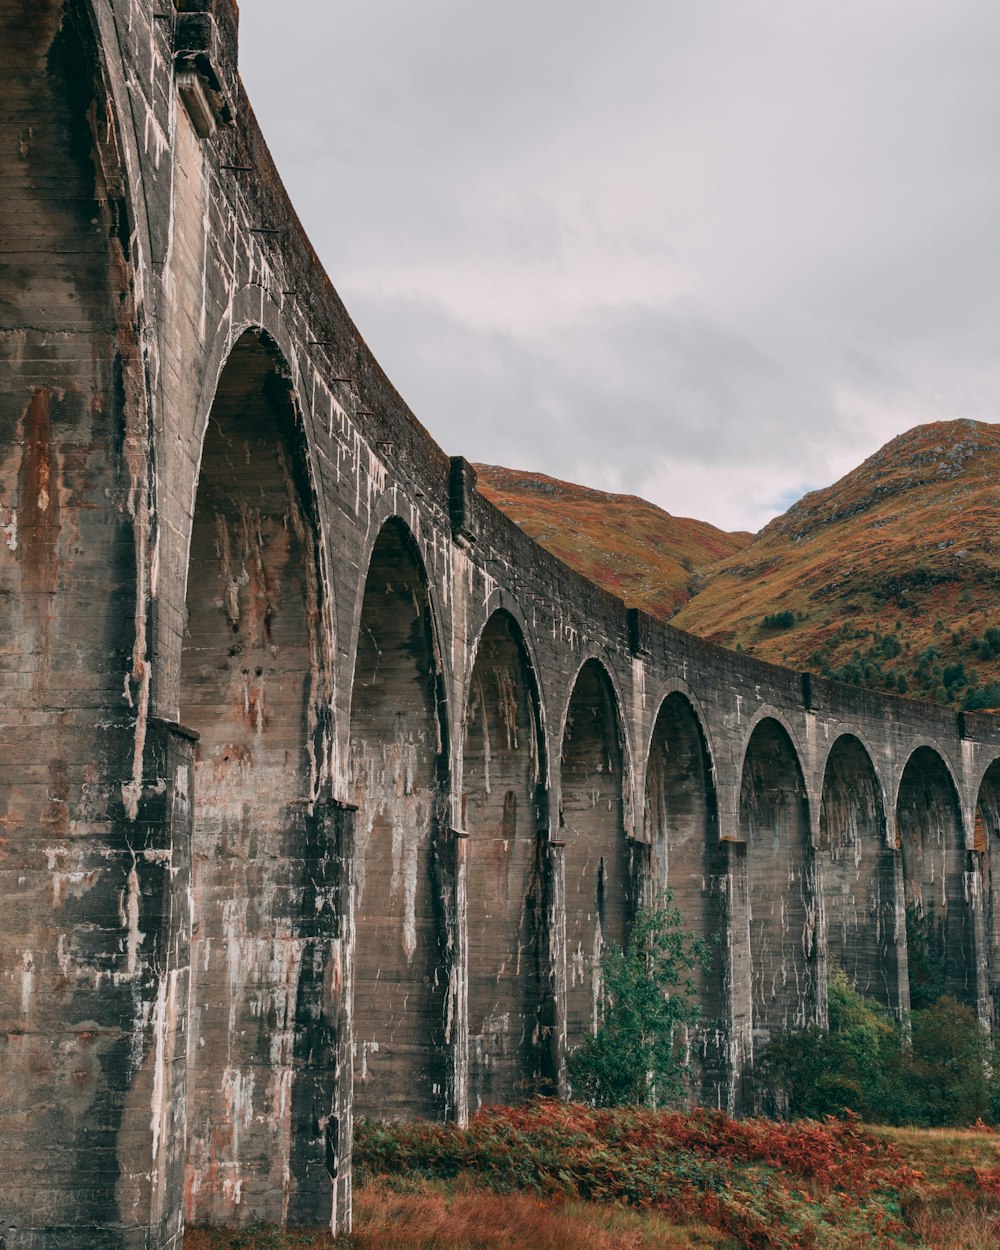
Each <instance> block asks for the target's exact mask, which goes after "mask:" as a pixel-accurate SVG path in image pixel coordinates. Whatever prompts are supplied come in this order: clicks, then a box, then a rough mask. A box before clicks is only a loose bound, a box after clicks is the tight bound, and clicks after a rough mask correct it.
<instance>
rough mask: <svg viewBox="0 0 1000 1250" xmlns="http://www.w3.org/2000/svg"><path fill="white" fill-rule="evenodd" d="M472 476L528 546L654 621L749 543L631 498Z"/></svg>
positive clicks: (537, 479)
mask: <svg viewBox="0 0 1000 1250" xmlns="http://www.w3.org/2000/svg"><path fill="white" fill-rule="evenodd" d="M476 471H477V472H478V474H479V489H480V491H481V493H482V494H483V495H485V496H486V498H487V499H489V500H490V501H491V502H492V503H493V504H495V505H496V506H497V507H498V508H500V509H501V511H503V512H506V513H507V515H508V516H510V518H511V519H512V520H514V521H516V522H517V524H518V525H520V526H521V528H522V529H524V530H525V531H526V532H527V533H528V534H530V535H531V537H532V538H534V539H535V540H536V542H538V543H540V544H541V546H543V547H545V548H547V549H548V550H549V551H551V552H552V554H553V555H555V556H558V558H559V559H560V560H562V561H564V562H565V563H566V564H568V565H569V566H570V567H571V568H573V569H575V570H576V571H577V572H578V573H582V574H583V576H584V577H587V578H589V579H590V580H591V581H593V582H597V584H598V585H600V586H603V587H605V588H606V589H607V590H609V591H610V592H611V593H612V594H613V595H617V596H618V597H619V598H620V599H624V600H625V601H626V603H628V604H629V606H630V607H640V608H643V609H644V610H645V611H647V612H649V613H651V614H652V615H654V616H659V617H664V618H666V617H669V616H671V615H672V614H673V612H674V611H675V610H676V609H677V608H678V607H679V606H680V605H681V604H682V603H684V602H685V601H686V600H687V599H688V598H689V596H690V593H691V592H690V589H689V587H690V584H691V582H692V580H693V579H694V578H696V577H697V576H698V575H699V574H702V573H703V572H704V571H705V570H706V569H708V568H710V567H711V566H712V565H714V564H716V563H718V561H719V560H721V559H723V558H724V557H726V556H730V555H733V554H734V553H736V552H739V551H742V550H743V548H744V547H746V546H747V544H748V543H749V542H750V537H751V536H750V535H749V534H746V533H738V534H730V533H727V532H726V531H725V530H720V529H716V528H715V526H714V525H709V524H708V522H707V521H694V520H691V519H689V518H687V517H675V516H671V515H670V513H668V512H664V511H663V510H662V509H661V508H657V507H656V506H655V505H654V504H651V503H647V502H646V500H645V499H639V498H637V496H635V495H614V494H609V493H607V492H606V491H600V490H591V489H590V488H588V487H586V486H574V485H573V484H572V483H570V482H561V481H559V480H558V479H556V478H552V477H546V476H545V475H544V474H541V473H527V472H519V471H517V470H515V469H504V468H500V467H498V466H496V465H489V464H477V465H476Z"/></svg>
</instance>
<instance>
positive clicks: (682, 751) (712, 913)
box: [644, 690, 727, 1105]
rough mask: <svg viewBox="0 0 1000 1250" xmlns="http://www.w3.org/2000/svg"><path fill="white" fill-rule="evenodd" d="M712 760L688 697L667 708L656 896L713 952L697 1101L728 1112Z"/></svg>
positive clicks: (652, 821) (654, 788)
mask: <svg viewBox="0 0 1000 1250" xmlns="http://www.w3.org/2000/svg"><path fill="white" fill-rule="evenodd" d="M713 772H714V770H713V766H712V757H711V754H710V750H709V745H708V741H707V738H706V735H705V730H704V725H703V722H702V720H701V718H700V717H699V715H698V713H697V711H696V710H695V708H694V706H693V704H692V702H691V699H690V698H689V697H688V696H687V695H686V694H685V693H682V692H681V691H677V690H675V691H672V692H671V693H669V694H667V695H666V696H665V697H664V699H663V701H662V702H661V704H660V708H659V711H658V713H657V717H656V721H655V723H654V725H653V731H652V734H651V737H650V744H649V753H648V757H647V762H646V788H645V799H644V806H645V820H644V825H645V829H646V837H647V839H648V841H649V845H650V860H651V872H650V877H651V882H650V884H651V885H652V886H653V888H654V889H662V888H663V887H664V886H665V887H666V888H667V889H669V891H670V893H671V895H672V897H673V904H674V905H675V906H676V907H677V908H678V910H679V911H680V914H681V923H682V926H683V928H684V929H685V930H686V931H688V932H690V933H694V934H696V935H697V936H698V937H699V938H701V939H703V940H704V941H705V942H707V943H708V944H709V948H710V950H711V965H710V967H709V968H708V969H707V971H705V972H704V973H700V974H699V975H698V977H697V986H698V998H699V1002H700V1005H701V1011H702V1019H701V1021H700V1022H699V1025H698V1027H697V1029H696V1030H695V1031H694V1032H693V1034H692V1036H691V1037H690V1038H689V1043H690V1049H691V1050H692V1052H693V1057H694V1058H696V1063H695V1071H694V1073H693V1075H694V1080H695V1088H694V1090H693V1093H694V1095H695V1096H696V1097H697V1098H699V1099H700V1100H701V1101H704V1102H707V1103H710V1104H714V1105H720V1104H721V1105H724V1104H725V1100H726V1088H727V1071H726V1069H727V1064H726V1052H725V1047H724V1044H723V1041H722V1039H723V1037H724V1026H723V1021H724V1017H725V1011H726V1005H725V992H724V985H723V979H724V973H723V965H722V946H721V937H722V935H723V934H724V933H725V925H726V918H725V899H724V893H725V885H726V874H727V862H726V856H725V854H724V850H723V848H722V847H721V845H720V843H719V830H718V810H717V800H716V794H715V785H714V776H713Z"/></svg>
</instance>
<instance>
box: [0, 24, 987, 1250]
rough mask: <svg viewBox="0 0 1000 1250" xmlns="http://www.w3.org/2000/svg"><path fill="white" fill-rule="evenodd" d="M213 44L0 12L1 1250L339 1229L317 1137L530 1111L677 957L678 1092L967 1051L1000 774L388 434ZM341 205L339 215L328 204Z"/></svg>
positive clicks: (147, 1248)
mask: <svg viewBox="0 0 1000 1250" xmlns="http://www.w3.org/2000/svg"><path fill="white" fill-rule="evenodd" d="M236 47H237V12H236V7H235V4H233V3H232V0H176V4H175V3H174V2H173V0H31V2H30V3H29V2H28V0H0V62H2V73H0V83H2V91H3V97H4V107H3V110H2V113H0V133H2V144H0V262H2V264H0V299H2V310H0V318H2V321H0V352H2V371H0V421H2V438H0V589H2V607H3V612H4V619H5V620H6V622H7V624H6V626H5V629H4V639H5V641H4V642H3V644H2V648H0V683H2V713H0V733H2V750H0V883H2V886H0V888H2V895H0V897H2V908H0V1089H2V1098H0V1163H2V1183H0V1246H2V1247H3V1248H4V1250H28V1248H29V1247H30V1248H31V1250H42V1248H45V1250H54V1248H55V1247H61V1248H63V1250H65V1248H76V1247H81V1248H82V1247H86V1248H87V1250H105V1248H107V1250H112V1248H113V1250H125V1248H128V1250H133V1248H136V1250H137V1248H138V1247H143V1248H144V1250H154V1248H155V1250H163V1248H166V1247H172V1248H176V1247H180V1245H181V1242H182V1238H183V1226H184V1223H185V1220H187V1221H188V1222H189V1223H202V1222H208V1223H211V1222H223V1221H231V1222H233V1223H237V1224H238V1223H241V1222H245V1221H246V1220H247V1219H249V1218H250V1217H251V1216H252V1215H256V1216H261V1217H264V1218H267V1219H269V1220H275V1221H279V1222H290V1223H294V1222H305V1223H314V1224H315V1223H320V1224H323V1223H327V1224H331V1225H333V1226H339V1227H343V1226H345V1225H346V1224H347V1222H348V1221H349V1219H350V1182H351V1141H352V1127H351V1126H352V1116H357V1115H364V1116H376V1117H407V1116H425V1117H434V1118H441V1119H443V1118H449V1117H450V1118H455V1119H458V1120H462V1119H463V1118H464V1117H465V1116H467V1115H468V1114H469V1113H470V1112H473V1111H474V1110H475V1109H476V1108H477V1107H479V1106H480V1105H482V1104H485V1103H490V1102H497V1101H509V1100H515V1099H519V1098H523V1097H526V1096H528V1095H529V1094H530V1093H531V1092H532V1091H536V1090H543V1091H544V1090H548V1091H560V1092H566V1083H565V1069H564V1057H565V1054H566V1050H567V1047H568V1046H571V1045H572V1044H573V1042H574V1040H575V1039H579V1038H580V1037H581V1035H583V1034H584V1032H585V1031H586V1030H587V1029H588V1028H590V1027H591V1024H592V1022H593V1020H594V1016H595V1010H596V1003H597V1000H598V996H599V985H598V983H597V980H596V971H595V968H596V965H595V961H596V959H597V956H598V954H599V952H600V949H601V944H602V942H604V941H605V940H607V939H609V938H613V939H617V940H621V939H622V937H623V936H624V934H625V932H626V930H627V926H628V923H629V915H630V912H631V911H632V909H633V908H634V907H635V906H636V904H637V902H638V901H639V900H641V899H642V898H644V897H645V898H649V897H651V896H652V894H653V892H654V890H655V888H656V887H657V886H660V885H663V884H668V885H669V886H670V887H671V889H672V890H673V892H674V896H675V899H676V900H677V902H678V903H679V905H680V908H681V910H682V913H683V916H684V921H685V924H686V926H687V927H688V928H690V929H692V930H695V931H697V932H700V933H703V934H705V935H717V936H718V942H717V945H716V946H715V947H714V950H715V957H714V962H713V966H712V968H711V969H710V971H709V972H708V973H707V974H706V976H705V977H704V981H703V984H702V986H701V997H702V1006H703V1012H704V1021H705V1023H704V1026H703V1027H702V1028H701V1029H700V1030H699V1031H698V1034H697V1036H695V1037H693V1038H692V1039H691V1044H692V1050H693V1052H694V1054H695V1056H696V1063H695V1076H694V1078H693V1080H694V1088H693V1094H694V1096H697V1097H699V1098H701V1099H702V1100H703V1101H706V1102H710V1103H717V1104H720V1105H722V1106H724V1107H729V1108H733V1109H739V1107H740V1106H742V1105H745V1099H746V1090H747V1081H748V1078H749V1076H750V1075H751V1074H752V1069H753V1055H754V1048H755V1046H759V1044H760V1042H761V1040H762V1039H766V1037H767V1036H768V1035H769V1034H770V1033H771V1032H772V1031H773V1030H776V1029H783V1028H786V1027H790V1026H797V1025H805V1024H807V1023H809V1022H819V1023H822V1022H823V1020H824V1018H825V998H826V988H825V987H826V984H827V973H828V969H829V967H830V966H831V965H832V963H833V962H834V961H835V962H836V963H838V964H839V965H841V966H843V967H844V968H845V969H846V970H847V972H848V973H849V975H850V976H851V977H853V978H855V979H856V980H857V982H858V984H859V986H860V987H861V988H862V989H863V990H864V991H865V992H867V993H869V994H872V995H874V996H876V997H877V998H879V999H880V1000H882V1001H883V1002H884V1003H886V1004H887V1005H888V1006H889V1007H891V1008H892V1009H893V1010H895V1011H899V1012H904V1011H906V1009H907V1007H908V1003H909V978H908V965H907V949H906V925H905V915H906V910H907V908H908V907H909V908H912V909H914V912H915V914H920V915H923V916H924V917H926V918H928V920H929V922H930V923H931V925H932V929H933V934H934V941H935V942H936V943H937V946H938V950H939V953H940V954H941V955H942V956H943V959H944V968H945V980H946V984H947V988H948V989H949V991H950V992H951V993H953V994H955V995H956V996H957V997H958V998H960V999H961V1000H962V1001H964V1002H967V1003H969V1004H970V1005H972V1006H973V1007H974V1008H975V1009H976V1010H977V1011H978V1012H979V1013H980V1015H981V1017H982V1018H983V1019H984V1020H985V1021H986V1022H988V1023H989V1024H990V1025H991V1026H992V1025H993V1021H994V1006H993V1003H994V995H995V987H996V981H997V977H998V963H1000V960H998V934H997V931H996V923H997V922H996V920H995V916H996V915H997V913H998V911H1000V909H998V908H997V907H996V906H995V900H994V890H995V889H997V888H998V887H996V886H994V885H993V884H992V882H993V878H992V877H991V869H990V863H991V855H993V854H994V853H995V850H994V848H995V846H996V841H995V839H996V838H997V836H998V834H1000V732H998V729H997V727H996V724H995V722H994V721H993V719H992V718H991V717H989V716H987V715H982V714H979V715H971V714H970V715H964V716H956V715H955V714H954V713H951V712H948V711H944V710H941V709H938V708H936V707H932V706H929V705H925V704H920V703H915V702H909V701H906V700H902V699H895V698H883V697H876V696H875V695H873V694H871V693H868V692H863V691H860V690H856V689H852V688H849V687H845V686H841V685H836V684H832V683H829V682H826V681H824V680H821V679H819V678H816V677H810V676H807V675H802V674H799V673H793V672H788V671H785V670H782V669H779V668H775V667H771V666H768V665H765V664H762V663H758V662H755V661H753V660H750V659H748V658H746V657H744V656H741V655H736V654H732V653H729V652H726V651H723V650H720V649H718V648H715V647H712V646H710V645H707V644H705V643H703V642H701V641H699V640H698V639H696V638H693V637H690V636H688V635H685V634H683V633H680V632H678V631H676V630H674V629H672V628H670V626H668V625H664V624H661V623H658V622H656V621H654V620H652V619H650V618H648V617H646V616H644V615H642V614H641V613H638V612H635V611H630V610H628V609H627V608H626V607H625V605H623V604H622V603H621V602H619V601H618V600H616V599H614V598H612V597H611V596H609V595H608V594H606V593H604V592H603V591H601V590H599V589H598V588H596V587H595V586H593V585H590V584H588V583H586V582H585V581H583V580H582V579H581V578H579V577H577V576H576V575H575V574H573V573H572V572H571V571H570V570H568V569H567V568H566V567H565V566H563V565H562V564H560V563H559V562H558V561H556V560H555V559H554V558H553V557H551V556H549V555H548V554H547V553H546V552H545V551H543V550H541V549H540V548H539V547H537V546H535V545H534V544H533V543H532V542H531V541H530V540H529V539H528V538H527V537H525V535H524V534H523V533H521V532H520V531H519V530H518V529H517V528H516V527H515V526H514V525H513V524H512V523H511V522H509V521H508V520H507V519H506V518H505V517H504V516H503V515H501V514H500V513H499V512H498V511H497V510H496V509H494V508H493V507H492V506H491V505H490V504H488V503H487V502H486V501H485V500H484V499H483V497H482V496H481V495H480V494H478V493H477V490H476V479H475V473H474V471H473V470H472V469H471V467H470V466H469V465H468V464H467V463H466V462H465V461H464V460H462V459H461V458H460V457H451V458H449V457H448V456H446V455H445V454H443V453H442V451H441V450H440V449H439V448H438V447H437V446H436V444H435V443H434V442H433V440H432V439H431V438H430V437H429V436H428V434H427V433H426V432H425V431H424V430H423V428H422V427H421V426H420V425H419V424H418V422H417V421H416V420H415V418H414V417H413V416H412V414H411V413H410V412H409V411H408V409H407V408H406V406H405V404H404V403H403V401H402V400H401V399H400V397H399V396H398V395H397V393H396V392H395V391H394V390H393V388H392V386H391V385H390V383H389V382H388V381H387V379H386V378H385V376H384V375H383V373H382V372H381V370H380V369H379V367H378V365H377V363H376V362H375V360H374V359H373V357H372V355H371V353H370V352H369V350H368V348H367V347H366V345H365V343H364V342H363V341H362V340H361V338H360V337H359V335H358V333H357V331H356V329H355V327H354V326H353V324H352V323H351V321H350V318H349V316H348V315H347V313H346V311H345V310H344V307H343V305H342V304H341V302H340V300H339V298H338V297H337V295H336V293H335V291H334V290H333V288H332V286H331V285H330V282H329V280H328V278H327V276H326V274H325V273H324V272H323V270H322V268H321V266H320V265H319V263H318V261H317V258H316V256H315V254H314V253H313V251H312V250H311V248H310V245H309V242H308V240H307V239H306V237H305V235H304V233H303V231H302V229H301V227H300V226H299V223H298V221H297V219H296V217H295V214H294V211H293V210H292V208H291V205H290V204H289V202H288V200H287V198H286V195H285V192H284V190H283V188H282V185H281V183H280V181H279V179H278V176H277V174H276V172H275V169H274V166H273V164H272V161H271V157H270V155H269V153H268V151H267V149H266V147H265V145H264V143H263V140H262V138H261V135H260V132H259V130H258V128H257V125H256V123H255V121H254V118H253V114H252V112H251V110H250V106H249V104H248V102H247V100H246V98H245V95H244V93H243V89H242V86H241V84H240V82H239V78H238V75H237V70H236ZM349 190H350V189H349V188H345V193H348V192H349Z"/></svg>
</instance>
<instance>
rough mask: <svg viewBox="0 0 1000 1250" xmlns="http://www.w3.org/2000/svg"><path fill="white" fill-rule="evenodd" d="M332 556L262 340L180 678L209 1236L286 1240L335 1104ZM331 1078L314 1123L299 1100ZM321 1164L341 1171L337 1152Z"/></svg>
mask: <svg viewBox="0 0 1000 1250" xmlns="http://www.w3.org/2000/svg"><path fill="white" fill-rule="evenodd" d="M320 548H321V543H320V538H319V529H318V523H317V518H316V508H315V499H314V496H313V491H312V487H311V483H310V478H309V473H308V465H307V454H306V448H305V435H304V433H303V430H302V426H301V422H300V420H299V417H298V414H297V411H296V408H295V404H294V402H293V397H292V393H291V388H290V387H289V384H288V382H287V368H286V366H285V365H284V362H283V361H282V359H281V357H280V355H279V354H278V353H277V351H276V350H275V347H274V345H273V343H272V341H271V340H270V339H269V338H268V337H267V336H265V335H263V334H261V333H259V332H254V331H248V332H246V333H244V334H243V335H242V336H241V337H240V338H239V339H238V340H237V342H236V343H235V345H234V347H233V350H232V352H231V353H230V356H229V359H228V361H227V363H226V365H225V367H224V368H223V370H222V372H221V374H220V377H219V384H218V388H217V391H216V396H215V400H214V403H213V405H212V410H211V415H210V419H209V422H208V426H207V430H206V433H205V440H204V445H203V449H202V458H201V471H200V477H199V484H198V490H197V497H196V503H195V507H194V519H193V524H192V536H191V546H190V565H189V570H188V577H187V629H186V631H185V636H184V645H183V652H182V658H181V666H180V682H179V704H180V716H181V719H182V721H183V723H184V724H185V725H187V726H189V727H190V728H191V729H193V730H195V731H196V732H197V734H198V735H199V736H200V737H199V741H198V744H197V748H196V752H195V763H194V780H193V828H192V836H191V848H192V857H191V897H192V934H193V936H192V953H191V968H192V972H191V977H192V990H191V1019H190V1034H189V1043H188V1088H189V1101H188V1115H187V1120H188V1142H187V1186H186V1192H187V1213H186V1214H187V1218H188V1220H190V1221H192V1222H212V1223H215V1222H234V1223H239V1222H241V1221H242V1220H245V1219H248V1218H250V1216H251V1214H257V1215H264V1216H266V1217H267V1218H270V1219H277V1220H280V1219H282V1218H284V1216H285V1215H286V1214H287V1213H289V1209H288V1203H289V1194H290V1186H289V1180H290V1177H291V1178H294V1180H295V1182H296V1183H295V1185H294V1186H293V1189H294V1192H295V1194H296V1199H295V1201H296V1202H303V1203H305V1201H306V1199H305V1194H306V1190H307V1189H308V1188H309V1186H308V1185H307V1184H306V1182H305V1178H304V1176H303V1175H297V1172H298V1169H299V1164H300V1162H301V1151H302V1149H303V1145H304V1143H305V1142H306V1141H307V1140H311V1139H314V1138H315V1137H316V1135H317V1129H316V1120H317V1117H320V1116H321V1117H323V1119H324V1122H325V1119H326V1115H327V1114H328V1113H329V1110H330V1104H331V1103H332V1098H333V1093H332V1079H333V1071H334V1045H335V1042H334V1038H333V1036H332V1034H331V1033H330V1032H329V1031H328V1030H325V1026H323V1025H319V1026H317V1017H318V1016H319V1014H320V1013H318V1012H315V1011H314V1007H315V1005H316V1003H317V1002H318V1000H319V998H320V996H321V994H322V986H323V982H324V978H325V973H326V962H327V960H328V959H329V958H330V949H329V948H330V942H331V939H332V937H333V934H334V932H335V928H336V923H337V918H336V916H335V914H334V912H335V909H336V905H335V883H332V882H325V883H324V865H326V864H328V862H329V856H330V852H331V848H329V847H328V846H326V845H323V835H324V828H323V816H322V807H323V804H322V796H321V793H320V789H321V783H322V780H323V776H324V765H323V760H324V758H325V755H326V745H325V744H326V743H327V742H328V740H329V726H328V717H329V708H330V703H331V678H330V671H329V657H330V654H331V646H330V638H329V633H328V629H327V623H326V622H327V617H328V610H327V607H326V604H325V602H324V597H325V596H324V588H323V579H322V576H321V550H320ZM325 885H329V886H330V888H329V889H327V888H324V887H325ZM305 1056H308V1057H305ZM316 1069H319V1070H320V1075H319V1084H318V1085H317V1086H315V1087H313V1086H310V1096H309V1099H308V1106H304V1105H303V1100H302V1099H301V1098H298V1097H296V1095H297V1092H298V1082H299V1081H300V1080H301V1081H303V1082H304V1083H306V1084H308V1083H309V1082H310V1081H311V1080H312V1078H313V1076H314V1075H316ZM324 1071H325V1073H326V1075H325V1077H324V1076H323V1075H322V1073H323V1072H324ZM324 1081H326V1082H327V1084H326V1088H325V1092H324ZM318 1149H319V1150H320V1153H321V1157H322V1156H323V1154H325V1144H323V1145H321V1146H319V1147H318ZM292 1210H293V1211H294V1210H295V1203H294V1202H293V1206H292ZM305 1210H308V1206H304V1207H303V1208H302V1211H303V1214H304V1213H305Z"/></svg>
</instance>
